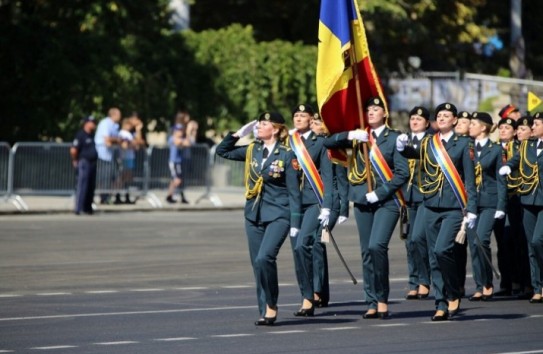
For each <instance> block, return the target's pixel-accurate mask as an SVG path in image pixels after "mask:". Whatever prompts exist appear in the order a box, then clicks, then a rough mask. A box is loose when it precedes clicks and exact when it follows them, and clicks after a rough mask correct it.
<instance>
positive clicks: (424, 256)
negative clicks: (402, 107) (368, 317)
mask: <svg viewBox="0 0 543 354" xmlns="http://www.w3.org/2000/svg"><path fill="white" fill-rule="evenodd" d="M429 119H430V112H429V111H428V109H427V108H425V107H422V106H415V107H413V109H411V111H410V112H409V130H410V134H409V144H411V145H412V146H413V147H414V148H415V149H416V148H418V147H419V146H420V142H421V141H422V139H423V138H424V136H425V135H426V131H427V129H428V127H429V125H430V122H429ZM419 161H420V160H417V159H409V160H408V165H409V180H408V181H407V183H406V184H404V186H403V194H404V197H405V201H406V204H407V220H408V232H407V235H406V239H405V248H406V250H407V270H408V275H409V280H408V286H409V291H408V292H407V295H406V297H405V298H406V299H407V300H415V299H424V298H426V297H428V294H429V292H430V263H429V260H428V248H427V246H426V225H424V217H423V213H422V211H423V210H424V208H423V205H422V194H421V193H420V190H419V187H418V179H419V173H418V172H419V166H418V164H419Z"/></svg>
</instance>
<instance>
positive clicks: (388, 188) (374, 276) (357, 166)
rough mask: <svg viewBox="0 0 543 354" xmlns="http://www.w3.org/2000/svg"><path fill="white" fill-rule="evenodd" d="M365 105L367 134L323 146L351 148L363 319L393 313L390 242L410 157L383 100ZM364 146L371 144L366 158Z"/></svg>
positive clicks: (345, 136)
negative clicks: (398, 147)
mask: <svg viewBox="0 0 543 354" xmlns="http://www.w3.org/2000/svg"><path fill="white" fill-rule="evenodd" d="M365 107H366V113H367V118H368V125H369V133H368V131H365V130H361V129H357V130H352V131H349V132H342V133H337V134H334V135H332V136H331V137H329V138H327V139H326V143H325V145H326V146H327V147H328V148H331V149H348V148H351V149H352V155H351V159H350V163H349V174H348V177H349V182H350V188H349V200H351V201H353V202H354V215H355V219H356V224H357V227H358V236H359V238H360V247H361V250H362V264H363V265H362V272H363V278H364V291H365V294H366V301H367V302H368V304H369V307H368V310H367V312H366V313H365V314H364V315H363V318H365V319H374V318H380V319H384V318H387V317H388V316H389V312H388V297H389V292H390V284H389V272H388V269H389V268H388V266H389V265H388V244H389V242H390V238H391V237H392V233H393V231H394V228H395V227H396V223H397V222H398V218H399V216H400V208H401V207H405V200H404V199H403V195H402V193H401V187H402V185H403V184H404V183H406V182H407V180H408V178H409V175H408V166H407V160H406V159H405V158H403V157H402V156H401V155H400V154H399V153H398V151H397V150H396V138H397V136H398V132H396V131H393V130H391V129H390V128H389V127H388V126H387V125H386V119H387V113H386V111H385V105H384V102H383V100H382V99H381V98H380V97H374V98H371V99H369V100H368V101H367V103H366V106H365ZM365 144H368V147H369V149H368V150H369V153H368V154H367V155H368V156H367V157H366V156H365V154H364V150H365V147H364V145H365ZM368 182H371V184H370V183H368Z"/></svg>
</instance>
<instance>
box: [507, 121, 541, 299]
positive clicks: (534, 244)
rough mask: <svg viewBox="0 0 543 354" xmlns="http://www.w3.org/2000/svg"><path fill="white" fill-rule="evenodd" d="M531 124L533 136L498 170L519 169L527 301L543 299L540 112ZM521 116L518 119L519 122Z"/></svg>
mask: <svg viewBox="0 0 543 354" xmlns="http://www.w3.org/2000/svg"><path fill="white" fill-rule="evenodd" d="M533 118H534V125H533V127H532V132H533V136H534V138H535V139H528V140H523V141H522V143H521V145H520V148H519V150H518V152H517V153H516V154H515V156H513V158H512V159H511V160H509V161H508V162H507V164H506V165H505V166H503V167H502V168H501V169H500V171H499V172H500V174H501V175H509V174H510V173H511V172H512V171H515V170H519V175H520V178H521V179H522V183H521V184H520V186H519V189H518V192H519V194H520V202H521V203H522V209H523V217H522V218H523V220H522V221H523V224H524V230H525V232H526V237H527V238H528V254H529V257H530V270H531V276H532V286H533V288H534V293H533V296H532V298H531V299H530V303H542V302H543V295H542V290H543V277H542V274H543V273H542V269H543V268H542V267H543V227H541V225H542V224H541V223H542V222H543V184H542V183H540V180H539V179H540V175H541V174H543V154H541V152H542V151H543V113H541V112H538V113H536V114H535V115H534V117H533ZM523 119H524V118H521V119H520V120H519V121H522V120H523Z"/></svg>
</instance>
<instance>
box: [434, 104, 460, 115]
mask: <svg viewBox="0 0 543 354" xmlns="http://www.w3.org/2000/svg"><path fill="white" fill-rule="evenodd" d="M441 111H449V112H452V114H453V115H454V116H455V117H456V116H457V112H458V111H457V109H456V106H455V105H454V104H452V103H449V102H445V103H442V104H440V105H438V106H437V107H436V111H435V113H436V114H435V116H436V117H437V114H438V113H439V112H441Z"/></svg>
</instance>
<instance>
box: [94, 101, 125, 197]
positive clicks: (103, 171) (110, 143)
mask: <svg viewBox="0 0 543 354" xmlns="http://www.w3.org/2000/svg"><path fill="white" fill-rule="evenodd" d="M120 120H121V111H120V110H119V109H118V108H115V107H113V108H110V109H109V111H108V116H107V117H105V118H104V119H102V120H101V121H100V123H99V124H98V127H97V128H96V135H95V136H94V142H95V144H96V151H97V152H98V181H97V182H98V189H101V190H110V189H112V188H113V182H114V181H115V180H116V175H117V163H116V154H117V152H118V147H119V142H120V139H119V122H120ZM109 199H110V195H109V194H108V193H102V194H101V195H100V203H101V204H107V203H109Z"/></svg>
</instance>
